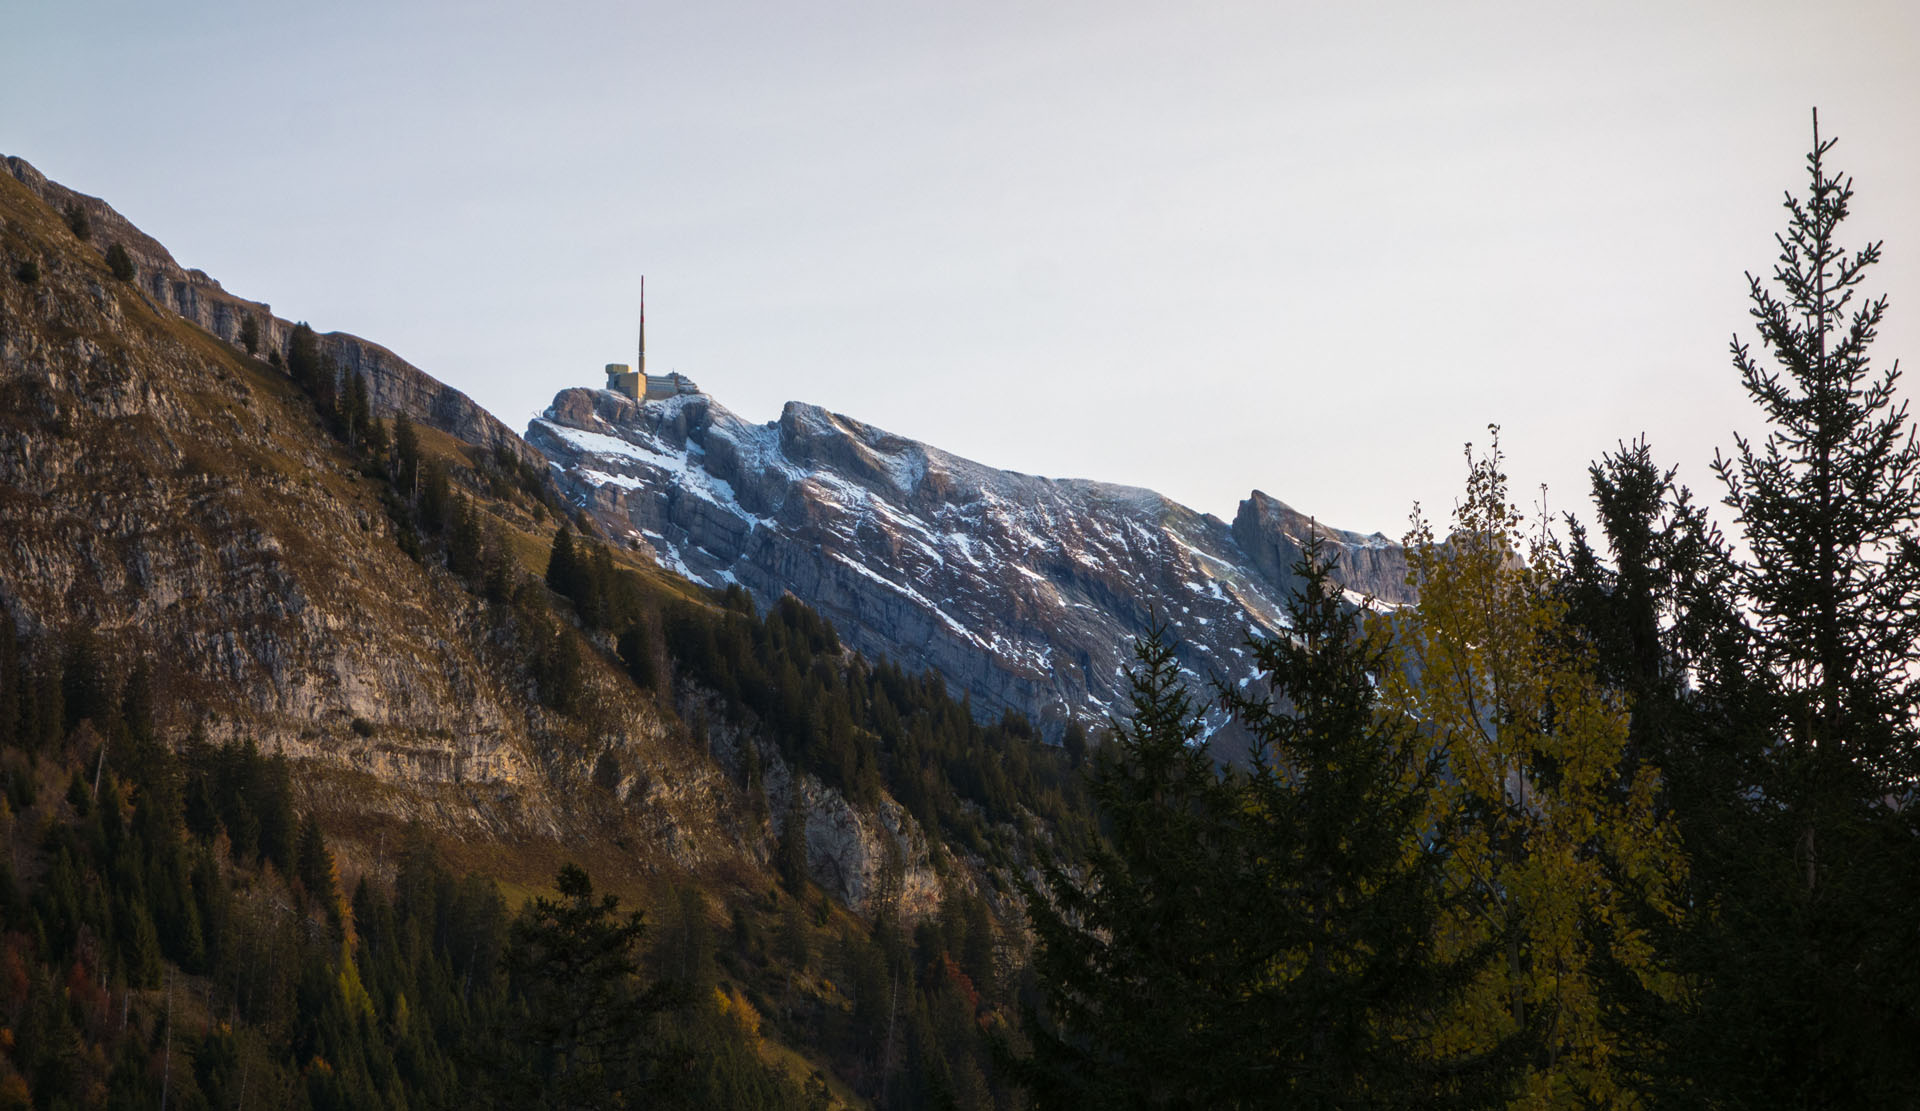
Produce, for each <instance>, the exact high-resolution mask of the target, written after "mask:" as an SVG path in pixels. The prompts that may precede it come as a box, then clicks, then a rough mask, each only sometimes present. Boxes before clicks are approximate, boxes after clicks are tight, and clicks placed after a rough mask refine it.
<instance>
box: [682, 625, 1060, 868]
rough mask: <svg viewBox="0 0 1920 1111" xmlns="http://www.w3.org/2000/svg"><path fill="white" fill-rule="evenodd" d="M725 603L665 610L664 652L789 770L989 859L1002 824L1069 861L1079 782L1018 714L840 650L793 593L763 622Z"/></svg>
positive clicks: (931, 677)
mask: <svg viewBox="0 0 1920 1111" xmlns="http://www.w3.org/2000/svg"><path fill="white" fill-rule="evenodd" d="M722 601H723V607H722V609H721V611H720V612H719V613H718V614H717V615H716V614H715V613H714V612H713V611H712V610H710V609H708V608H706V607H700V606H694V605H690V604H687V605H680V606H673V607H669V608H668V609H667V610H666V611H664V612H663V613H662V615H661V620H662V622H663V624H664V627H665V639H666V646H667V649H668V651H669V652H670V654H671V656H672V658H673V662H674V664H675V665H676V666H677V667H678V668H679V670H680V672H681V673H682V674H684V675H685V676H686V677H688V678H689V679H691V680H693V681H694V682H696V683H698V684H699V685H701V686H702V687H705V688H706V689H708V690H711V691H713V692H715V693H716V694H718V695H719V696H720V698H721V701H722V702H723V703H725V704H726V705H727V707H728V710H729V713H731V714H733V715H735V716H736V719H737V720H739V721H741V722H742V723H745V724H749V725H752V726H755V727H758V728H762V729H764V730H765V731H766V732H767V733H769V734H771V736H772V738H773V740H774V742H775V744H776V745H777V746H778V747H779V750H780V752H781V754H782V755H783V756H784V757H785V758H786V759H787V760H788V761H789V762H791V763H795V764H797V765H798V766H799V767H801V768H802V769H804V770H806V771H808V772H811V773H812V774H814V775H817V776H819V777H820V778H821V779H823V780H824V781H826V782H827V783H828V784H830V785H832V786H834V787H837V788H839V789H840V790H842V791H844V792H845V793H846V794H847V795H848V796H849V797H851V798H853V799H854V800H856V801H861V800H866V799H870V798H872V797H874V791H875V789H876V788H878V787H881V786H884V787H885V788H886V790H887V791H888V793H889V794H891V795H892V796H893V797H894V798H895V799H897V800H899V802H900V803H901V805H903V806H905V807H906V808H907V810H908V812H909V813H911V814H913V815H914V816H915V818H916V819H918V820H919V821H920V823H921V824H922V825H923V826H924V827H926V828H927V829H929V830H933V831H938V832H940V833H942V834H944V835H945V836H946V837H948V838H950V839H951V840H952V841H953V842H954V843H956V844H958V845H960V846H964V847H966V848H968V849H970V850H972V851H974V852H978V853H981V854H983V855H987V856H989V857H990V858H993V857H995V856H997V855H999V854H1003V853H1004V852H1005V851H1006V850H1007V849H1008V848H1010V847H1011V846H1007V845H1004V844H997V843H998V841H999V838H998V837H997V835H996V834H995V833H994V832H993V830H994V828H995V827H997V826H1001V825H1007V826H1012V827H1013V828H1014V829H1015V830H1016V831H1021V832H1022V833H1025V834H1031V833H1032V832H1033V831H1034V830H1035V829H1037V828H1044V829H1047V830H1048V831H1050V834H1051V835H1052V836H1054V837H1057V838H1059V839H1060V844H1061V845H1062V846H1063V847H1064V848H1066V849H1068V850H1069V851H1078V849H1079V847H1080V846H1081V845H1082V844H1084V841H1085V836H1086V831H1085V815H1086V814H1087V813H1088V807H1087V803H1086V788H1085V785H1084V783H1083V782H1082V780H1081V778H1080V777H1079V776H1078V775H1077V774H1075V773H1074V771H1073V769H1072V767H1071V766H1070V763H1069V761H1068V759H1067V757H1066V754H1065V753H1064V752H1062V751H1061V750H1060V749H1058V748H1055V747H1052V746H1049V745H1046V744H1045V743H1043V742H1042V740H1041V738H1040V737H1039V735H1038V734H1037V733H1036V732H1035V730H1034V729H1033V727H1032V726H1031V725H1030V724H1029V723H1028V722H1027V721H1026V720H1025V719H1024V718H1021V717H1018V716H1008V717H1006V718H1005V719H1003V720H1002V721H1000V722H998V723H996V724H993V725H984V726H983V725H981V724H980V723H979V722H977V721H975V720H974V718H973V714H972V711H971V709H970V708H969V707H968V706H967V705H966V703H964V702H961V701H956V700H954V699H953V698H952V696H951V695H949V694H948V692H947V688H946V683H945V681H944V680H942V679H941V678H940V677H939V676H938V675H937V674H935V673H933V672H928V673H926V674H924V675H921V676H918V677H909V676H908V675H907V674H906V673H905V672H904V671H902V670H901V669H900V667H899V665H897V664H894V663H892V662H891V661H882V662H881V663H879V664H877V665H870V664H868V663H867V662H866V661H865V660H864V659H862V658H861V657H859V656H857V655H854V654H851V653H846V652H844V651H843V649H842V646H841V644H840V639H839V637H838V636H837V635H835V633H834V631H833V627H832V626H831V625H830V624H828V623H827V622H826V621H825V620H823V619H822V618H821V617H820V616H819V615H818V614H816V613H814V612H813V611H812V610H811V609H809V608H807V607H806V606H805V605H803V604H802V603H801V602H799V601H798V600H797V599H795V598H793V597H791V596H788V597H784V598H782V599H781V600H780V601H778V602H776V603H775V604H774V605H773V606H771V607H769V608H768V610H767V613H766V615H765V616H764V617H760V616H757V615H756V614H755V612H754V607H753V601H752V599H751V598H750V597H749V596H748V595H747V592H746V591H744V590H742V589H740V588H739V587H730V588H729V589H728V591H727V593H726V595H725V596H724V597H723V599H722Z"/></svg>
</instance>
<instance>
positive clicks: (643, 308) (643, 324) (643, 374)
mask: <svg viewBox="0 0 1920 1111" xmlns="http://www.w3.org/2000/svg"><path fill="white" fill-rule="evenodd" d="M639 369H640V380H641V381H642V382H645V381H646V378H647V276H646V275H645V274H642V275H640V367H639Z"/></svg>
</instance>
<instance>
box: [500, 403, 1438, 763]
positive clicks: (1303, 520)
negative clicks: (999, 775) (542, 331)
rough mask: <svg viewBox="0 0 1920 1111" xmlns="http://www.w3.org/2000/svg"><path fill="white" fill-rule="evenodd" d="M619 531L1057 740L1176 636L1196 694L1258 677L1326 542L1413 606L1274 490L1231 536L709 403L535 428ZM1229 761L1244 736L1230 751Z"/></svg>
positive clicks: (814, 419) (618, 409)
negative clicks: (794, 607) (1159, 632)
mask: <svg viewBox="0 0 1920 1111" xmlns="http://www.w3.org/2000/svg"><path fill="white" fill-rule="evenodd" d="M527 440H528V442H529V443H531V444H532V445H533V446H534V447H536V448H538V449H539V450H540V451H541V452H542V453H543V454H544V455H545V456H546V457H547V458H548V459H550V460H551V461H552V462H553V463H554V464H555V466H556V467H557V468H558V471H559V478H558V481H559V482H560V484H561V487H562V489H563V491H564V492H565V494H566V495H567V497H568V498H569V499H570V500H571V501H572V502H573V503H574V504H576V505H579V506H581V507H582V508H584V509H586V510H587V511H588V512H590V513H592V515H593V516H594V518H595V519H596V520H597V521H598V522H599V523H600V525H601V526H602V527H603V528H604V529H605V530H606V531H607V532H608V534H609V535H612V536H615V537H622V538H625V539H626V540H627V542H629V543H630V544H632V545H634V546H636V547H641V548H644V549H646V550H648V551H650V552H651V553H652V554H653V555H654V556H655V558H657V559H658V560H659V561H660V562H661V563H662V564H663V565H665V566H667V567H670V568H673V569H675V570H677V571H680V572H681V573H683V574H685V575H687V576H688V577H689V578H692V579H694V580H696V581H699V582H703V583H706V584H707V585H709V586H716V587H718V586H724V585H727V584H731V583H737V584H739V585H741V586H744V587H745V588H747V589H748V590H749V591H751V592H752V593H753V595H754V596H755V597H756V599H758V600H759V601H760V603H761V604H763V605H764V604H768V603H770V602H772V601H773V600H775V599H777V598H779V597H780V596H781V595H782V594H785V593H789V592H790V593H792V594H794V595H795V596H796V597H798V598H799V599H800V600H801V601H803V602H805V603H807V604H808V605H809V606H812V607H813V608H814V609H816V610H818V611H820V612H821V613H822V614H824V615H826V616H827V617H828V618H829V619H831V620H832V621H833V623H834V625H835V627H836V628H838V629H839V630H840V634H841V636H842V638H843V639H845V640H846V641H847V642H848V643H849V644H850V645H851V646H852V647H854V648H855V649H857V650H859V651H860V652H862V653H864V654H866V655H867V656H869V657H874V658H877V657H890V658H893V659H895V660H897V661H899V662H900V663H901V664H903V665H904V666H905V667H907V668H908V669H909V670H912V671H920V670H923V669H926V668H932V669H934V670H936V671H938V672H939V673H940V674H941V675H943V676H945V677H946V679H947V680H948V682H949V684H950V685H951V686H952V687H953V688H954V689H955V691H956V693H959V694H964V695H966V696H967V697H969V698H971V699H972V702H973V707H974V709H975V711H976V712H977V713H979V714H981V715H982V716H986V717H997V716H998V715H999V714H1001V713H1002V712H1008V711H1011V712H1017V713H1021V714H1025V715H1026V716H1027V717H1028V718H1029V719H1031V720H1033V721H1035V722H1037V723H1039V724H1040V726H1041V728H1042V729H1043V730H1046V731H1047V732H1048V733H1049V734H1050V735H1052V736H1055V737H1057V736H1058V735H1059V733H1060V732H1061V730H1062V729H1063V728H1064V726H1065V723H1066V722H1067V721H1068V720H1070V719H1075V718H1077V719H1081V720H1083V721H1088V722H1097V721H1100V720H1101V719H1102V718H1104V716H1105V715H1107V714H1108V713H1112V712H1124V709H1125V694H1124V692H1125V673H1126V670H1127V668H1128V666H1129V665H1130V663H1131V657H1130V655H1129V646H1130V643H1131V642H1132V640H1133V638H1135V637H1136V636H1138V635H1140V634H1141V633H1142V632H1144V631H1145V630H1146V629H1147V627H1148V625H1149V623H1150V622H1152V621H1153V620H1155V619H1156V618H1157V619H1159V620H1163V621H1165V622H1167V623H1168V625H1169V627H1170V629H1171V632H1172V634H1173V637H1174V638H1175V639H1176V641H1177V642H1178V646H1179V650H1180V653H1181V656H1182V660H1183V662H1184V664H1185V665H1186V667H1187V668H1188V670H1189V672H1190V673H1191V675H1192V676H1193V678H1194V680H1195V683H1196V685H1200V684H1202V683H1204V682H1205V681H1206V680H1208V679H1212V678H1216V677H1217V678H1219V679H1220V680H1221V681H1223V682H1234V681H1237V680H1240V679H1242V678H1244V677H1246V676H1248V675H1249V673H1250V663H1249V660H1248V657H1247V653H1246V650H1245V639H1246V637H1247V636H1248V635H1249V634H1250V633H1251V634H1252V635H1256V636H1271V635H1275V634H1277V633H1278V632H1279V631H1280V630H1282V629H1283V628H1284V627H1285V624H1286V618H1285V615H1284V612H1283V605H1282V604H1283V602H1284V600H1285V598H1286V597H1287V596H1288V592H1289V591H1290V590H1291V589H1292V588H1293V587H1294V585H1295V579H1294V575H1293V571H1292V568H1293V566H1294V563H1295V561H1296V560H1297V559H1298V558H1299V555H1300V552H1301V550H1302V545H1303V543H1304V541H1305V537H1306V536H1307V535H1308V533H1309V531H1310V530H1314V529H1317V530H1318V531H1319V532H1320V535H1321V536H1322V538H1323V539H1324V541H1325V543H1326V545H1327V547H1328V548H1329V549H1330V550H1331V551H1333V553H1334V554H1335V555H1336V556H1337V557H1338V560H1339V568H1340V569H1339V571H1338V573H1337V579H1338V581H1339V582H1340V583H1341V585H1342V586H1343V587H1345V588H1346V589H1347V590H1348V592H1349V594H1350V596H1351V597H1352V598H1353V599H1354V601H1355V602H1356V603H1364V604H1371V605H1375V606H1380V607H1391V606H1394V605H1397V604H1401V603H1404V602H1406V601H1408V600H1410V595H1409V593H1408V588H1407V586H1406V582H1405V576H1406V563H1405V558H1404V555H1403V553H1402V552H1401V550H1400V548H1399V546H1398V545H1396V544H1394V543H1392V542H1391V541H1389V540H1387V539H1386V538H1385V537H1383V536H1380V535H1378V534H1374V535H1361V534H1358V533H1353V532H1347V531H1343V530H1338V529H1331V528H1327V527H1325V526H1321V525H1317V524H1315V523H1314V522H1313V521H1312V520H1311V519H1309V518H1308V517H1306V516H1305V515H1303V514H1301V513H1299V512H1297V511H1295V510H1293V509H1291V508H1290V507H1288V506H1286V505H1285V504H1283V503H1281V502H1279V501H1277V500H1275V499H1273V498H1271V497H1269V496H1268V495H1266V494H1264V493H1260V492H1258V491H1256V492H1255V493H1254V494H1253V495H1252V496H1251V497H1249V498H1248V499H1247V500H1246V501H1244V502H1242V503H1241V506H1240V511H1239V513H1238V514H1237V515H1236V517H1235V519H1234V521H1233V523H1232V524H1231V525H1229V524H1227V523H1226V522H1224V521H1221V520H1220V519H1219V518H1217V517H1213V516H1210V515H1207V514H1202V513H1197V512H1195V511H1193V510H1191V509H1188V508H1187V507H1185V506H1183V505H1180V504H1178V503H1176V502H1173V501H1171V500H1169V499H1167V498H1165V497H1162V496H1161V495H1159V494H1156V493H1154V492H1153V491H1151V490H1143V489H1138V488H1134V487H1126V486H1115V485H1111V484H1108V483H1101V482H1089V481H1083V480H1077V479H1048V478H1038V477H1035V476H1032V475H1024V474H1017V473H1014V472H1011V471H1002V470H997V469H994V468H991V467H987V466H983V465H981V464H979V463H975V462H972V461H970V460H966V459H961V458H959V457H957V456H954V455H950V454H948V453H946V452H943V451H941V450H939V449H938V448H934V447H930V446H928V445H925V444H921V443H918V442H916V441H913V440H909V439H906V438H904V437H901V436H896V435H893V434H891V433H888V432H886V431H884V430H882V429H878V428H875V427H873V426H871V425H868V424H863V423H861V422H860V421H857V420H853V419H851V418H849V417H845V416H842V415H840V414H837V413H832V412H829V411H827V410H825V409H821V408H819V407H817V406H812V405H806V404H802V403H799V402H790V403H788V404H787V406H786V407H785V409H784V410H783V411H782V412H781V414H780V418H779V419H778V420H777V421H772V422H768V423H766V424H753V423H750V422H747V421H745V420H742V419H741V418H739V417H738V416H735V415H734V414H733V413H731V412H729V411H728V410H727V409H726V408H725V407H724V406H722V405H721V404H719V403H718V402H717V401H714V400H713V399H712V398H710V397H707V396H705V395H691V396H685V397H676V398H672V399H668V400H664V401H654V402H636V401H634V400H633V399H631V398H628V397H626V396H623V395H620V394H617V393H612V392H609V391H606V390H592V389H570V390H564V391H562V392H561V393H560V394H559V395H558V396H556V397H555V398H554V400H553V404H552V406H551V407H550V408H549V409H548V410H547V411H546V413H545V414H544V415H543V416H541V417H540V418H539V419H536V420H535V421H534V422H533V423H532V424H531V425H530V426H529V428H528V430H527ZM1223 741H1227V742H1228V743H1227V745H1225V746H1223V747H1230V738H1223Z"/></svg>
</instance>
